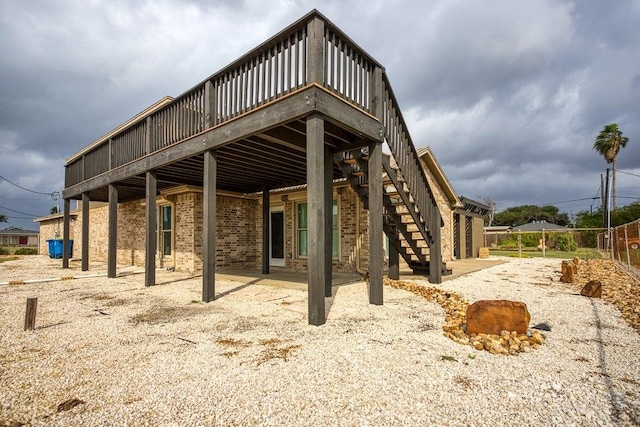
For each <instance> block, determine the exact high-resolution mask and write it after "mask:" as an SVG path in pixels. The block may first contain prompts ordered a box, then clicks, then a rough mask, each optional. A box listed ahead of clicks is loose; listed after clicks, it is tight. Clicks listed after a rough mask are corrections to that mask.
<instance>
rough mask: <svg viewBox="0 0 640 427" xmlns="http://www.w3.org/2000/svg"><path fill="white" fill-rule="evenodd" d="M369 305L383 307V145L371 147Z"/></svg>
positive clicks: (377, 144) (377, 143) (369, 176)
mask: <svg viewBox="0 0 640 427" xmlns="http://www.w3.org/2000/svg"><path fill="white" fill-rule="evenodd" d="M368 180H369V303H371V304H375V305H382V267H383V264H384V251H383V247H382V236H383V233H384V231H383V228H382V143H380V142H374V143H372V144H370V145H369V174H368Z"/></svg>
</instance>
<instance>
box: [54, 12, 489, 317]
mask: <svg viewBox="0 0 640 427" xmlns="http://www.w3.org/2000/svg"><path fill="white" fill-rule="evenodd" d="M383 145H384V146H385V147H386V149H387V150H388V152H390V153H391V155H390V156H385V155H384V154H383V149H382V148H383ZM425 150H426V151H421V152H420V153H419V152H418V151H416V148H415V146H414V143H413V141H412V139H411V136H410V133H409V129H408V128H407V125H406V123H405V121H404V119H403V117H402V114H401V112H400V108H399V106H398V103H397V101H396V99H395V95H394V93H393V90H392V88H391V84H390V82H389V79H388V77H387V74H386V71H385V69H384V67H383V66H382V65H381V64H379V63H378V62H377V61H376V60H375V59H373V58H372V57H371V56H370V55H369V54H367V53H366V52H365V51H364V50H362V49H361V48H360V47H359V46H358V45H357V44H355V43H354V42H353V41H352V40H351V39H350V38H349V37H348V36H346V35H345V34H344V33H343V32H342V31H341V30H340V29H339V28H337V27H336V26H335V25H334V24H333V23H331V22H330V21H329V20H328V19H326V18H325V17H324V16H322V15H321V14H320V13H319V12H317V11H316V10H314V11H312V12H310V13H309V14H307V15H305V16H304V17H302V18H301V19H300V20H298V21H297V22H295V23H293V24H292V25H290V26H289V27H287V28H286V29H284V30H283V31H281V32H280V33H278V34H276V35H275V36H273V37H272V38H270V39H269V40H267V41H266V42H264V43H262V44H260V45H259V46H258V47H257V48H255V49H254V50H252V51H250V52H248V53H247V54H246V55H244V56H242V57H241V58H240V59H238V60H237V61H235V62H233V63H231V64H230V65H228V66H227V67H225V68H223V69H222V70H220V71H219V72H218V73H216V74H214V75H212V76H210V77H209V78H207V79H206V80H205V81H203V82H202V83H200V84H198V85H197V86H195V87H194V88H192V89H190V90H189V91H187V92H185V93H184V94H182V95H180V96H178V97H176V98H175V99H173V98H169V97H167V98H164V99H163V100H161V101H159V102H158V103H156V104H154V105H152V106H151V107H149V108H148V109H146V110H145V111H143V112H141V113H140V114H138V115H136V116H135V117H133V118H131V119H130V120H128V121H127V122H125V123H124V124H123V125H122V126H120V127H118V128H117V129H115V130H113V131H112V132H110V133H108V134H107V135H105V136H103V137H102V138H99V139H98V140H96V141H95V142H93V143H92V144H89V145H88V146H87V147H85V148H84V149H82V150H81V151H79V152H78V153H76V154H74V155H73V156H71V157H70V158H69V159H68V160H67V162H66V164H65V189H64V191H63V193H62V195H63V198H64V203H65V209H64V216H63V238H64V239H65V240H67V239H71V238H72V239H74V254H76V255H75V256H76V257H77V256H78V255H80V258H81V260H82V267H81V268H82V270H86V269H88V266H89V264H88V261H89V259H90V258H92V259H106V260H107V276H108V277H116V268H117V264H140V265H144V266H145V284H146V285H148V286H151V285H154V284H155V269H156V267H158V266H161V267H174V268H176V269H179V270H186V271H190V272H194V273H195V272H196V271H202V281H203V287H202V289H203V294H202V299H203V301H206V302H209V301H212V300H213V299H214V297H215V273H216V271H217V270H220V269H224V268H229V267H243V268H261V269H262V272H263V273H265V274H267V273H269V268H270V267H271V266H283V267H285V268H289V269H294V270H301V271H302V270H306V271H308V288H309V293H308V304H309V323H311V324H315V325H318V324H322V323H324V322H325V319H326V318H325V316H326V313H325V304H324V298H325V297H326V296H330V295H331V273H332V271H360V272H365V271H366V272H368V273H369V286H368V289H369V301H370V303H372V304H382V302H383V301H382V300H383V298H382V296H383V286H382V283H383V280H382V274H383V269H384V268H385V266H386V265H388V271H389V276H391V277H394V278H397V277H398V272H399V268H400V267H401V263H400V258H402V259H403V260H404V263H405V264H404V265H405V267H408V268H411V269H412V270H413V271H414V272H420V273H422V274H427V275H428V276H429V280H430V281H431V282H433V283H440V282H441V281H442V275H443V274H447V273H448V272H449V270H448V268H447V266H446V262H447V261H448V260H450V259H452V258H453V257H460V258H464V257H469V256H477V248H478V247H479V245H480V244H481V243H480V240H481V234H482V227H481V225H480V227H478V224H482V215H484V213H486V211H487V209H488V208H487V207H486V206H484V205H482V204H479V203H477V202H474V201H472V200H470V199H465V198H458V197H457V196H456V194H455V192H454V191H453V189H452V188H451V185H450V184H449V182H448V180H447V179H446V177H445V176H444V174H443V173H442V171H441V170H440V168H439V166H438V165H437V162H436V161H435V158H434V157H433V155H432V153H431V152H430V151H429V150H428V149H425ZM72 200H77V201H79V207H78V210H77V211H74V212H73V214H74V215H75V221H72V215H71V213H72V212H71V208H70V206H71V201H72ZM95 202H99V203H102V204H101V205H100V204H95ZM56 220H57V218H51V219H44V220H43V221H41V224H42V227H43V229H47V230H48V231H47V232H46V233H48V234H50V233H51V232H52V230H54V227H55V224H56ZM383 236H386V239H385V238H384V237H383ZM478 236H479V237H480V238H478ZM385 247H386V248H387V250H386V254H385ZM63 252H64V251H63ZM62 264H63V267H68V257H67V254H66V252H64V253H63V259H62Z"/></svg>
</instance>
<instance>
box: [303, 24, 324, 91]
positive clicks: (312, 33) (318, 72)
mask: <svg viewBox="0 0 640 427" xmlns="http://www.w3.org/2000/svg"><path fill="white" fill-rule="evenodd" d="M307 37H308V39H309V51H308V54H307V83H314V82H315V83H320V84H322V83H324V46H325V42H324V21H322V20H321V19H320V18H314V19H313V20H312V21H311V22H309V23H308V24H307Z"/></svg>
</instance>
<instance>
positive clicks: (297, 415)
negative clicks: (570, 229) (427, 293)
mask: <svg viewBox="0 0 640 427" xmlns="http://www.w3.org/2000/svg"><path fill="white" fill-rule="evenodd" d="M60 264H61V263H60V261H59V260H58V261H55V260H50V259H48V258H45V257H28V258H25V259H23V260H19V261H9V262H5V263H0V282H3V281H9V280H16V279H26V278H38V277H60V276H67V275H70V272H69V271H68V270H62V269H60V268H59V266H60ZM119 271H120V272H121V271H123V270H122V269H120V270H119ZM76 273H79V272H78V271H72V272H71V274H76ZM559 277H560V261H559V260H549V259H547V260H545V259H509V262H508V263H506V264H501V265H498V266H494V267H491V268H487V269H484V270H481V271H478V272H475V273H471V274H468V275H466V276H462V277H459V278H457V279H454V280H451V281H447V282H445V283H443V284H441V285H438V286H439V287H441V288H443V289H446V290H448V291H453V292H456V293H458V294H459V295H461V296H462V297H463V298H465V299H466V300H468V301H469V302H473V301H476V300H479V299H512V300H516V301H523V302H525V303H526V304H527V306H528V308H529V311H530V313H531V324H530V325H531V326H533V325H536V324H538V323H542V322H547V323H548V324H549V325H550V326H551V331H549V332H545V335H546V341H545V343H544V344H543V345H542V347H541V348H540V349H539V350H535V351H533V352H531V353H522V354H520V355H518V356H502V355H493V354H490V353H488V352H486V351H478V350H475V349H473V348H472V347H470V346H463V345H460V344H457V343H455V342H453V341H451V340H449V339H448V338H446V337H445V336H444V335H443V332H442V326H443V324H444V319H443V312H442V309H441V308H440V307H439V306H438V305H436V304H435V303H431V302H427V301H425V300H424V299H422V298H420V297H418V296H416V295H414V294H412V293H409V292H406V291H403V290H399V289H393V288H390V287H385V289H384V291H385V297H384V305H383V306H373V305H369V304H368V297H367V285H366V283H364V282H360V283H355V284H350V285H344V286H340V287H337V288H334V296H333V297H332V298H330V299H328V301H327V302H328V304H327V306H328V310H329V320H328V322H327V324H326V325H324V326H321V327H314V326H309V325H307V321H306V292H304V291H299V290H295V289H283V288H278V287H267V286H260V285H249V286H247V285H241V284H239V283H234V282H225V281H219V282H217V288H216V290H217V292H218V293H223V294H224V295H223V297H222V298H219V299H217V300H216V301H214V302H212V303H209V304H204V303H201V302H199V300H200V295H201V286H202V283H201V278H199V277H196V278H192V277H190V276H188V275H184V274H181V273H177V272H173V273H171V272H166V271H159V272H158V282H159V283H161V284H160V285H158V286H155V287H151V288H145V287H144V285H143V283H144V277H143V275H140V274H131V275H126V276H124V277H119V278H116V279H106V278H101V277H100V278H95V277H93V278H85V279H76V280H64V281H55V282H49V283H33V284H24V285H12V286H0V300H1V301H2V303H1V306H0V331H1V334H0V349H1V350H0V426H6V425H16V426H17V425H21V424H28V425H38V426H40V425H42V426H44V425H46V426H69V425H77V426H79V425H83V426H92V425H116V426H120V425H134V426H138V425H140V426H147V425H148V426H152V425H164V426H174V425H175V426H178V425H180V426H182V425H224V426H228V425H264V426H281V425H300V426H306V425H311V424H317V425H335V426H354V425H357V426H360V425H365V426H366V425H375V426H380V425H442V426H458V425H473V426H484V425H486V426H494V425H501V426H502V425H514V426H515V425H519V426H520V425H577V426H581V425H594V426H596V425H612V426H613V425H623V426H626V425H639V424H640V336H639V334H638V332H637V331H635V330H634V329H632V328H631V327H630V326H629V325H628V324H627V323H626V322H625V321H624V320H623V319H622V317H621V316H620V312H619V311H618V309H617V308H615V307H614V306H613V305H612V304H610V303H608V302H606V301H603V300H591V299H589V298H586V297H582V296H580V295H578V293H577V291H576V287H575V285H566V284H563V283H560V282H559V281H558V278H559ZM629 280H631V279H629ZM415 281H416V283H418V284H423V285H428V282H426V281H422V280H417V279H416V280H415ZM635 285H637V283H635ZM28 297H37V298H38V317H37V329H36V330H35V331H32V332H24V331H23V330H22V328H23V321H24V310H25V301H26V298H28ZM301 311H302V312H301Z"/></svg>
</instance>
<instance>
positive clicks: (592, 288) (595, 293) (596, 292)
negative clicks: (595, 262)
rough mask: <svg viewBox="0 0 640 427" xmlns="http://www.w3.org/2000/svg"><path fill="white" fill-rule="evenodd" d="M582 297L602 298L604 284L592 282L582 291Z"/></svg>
mask: <svg viewBox="0 0 640 427" xmlns="http://www.w3.org/2000/svg"><path fill="white" fill-rule="evenodd" d="M580 295H583V296H585V297H589V298H602V282H600V281H599V280H590V281H588V282H587V284H586V285H584V287H583V288H582V290H581V291H580Z"/></svg>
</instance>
